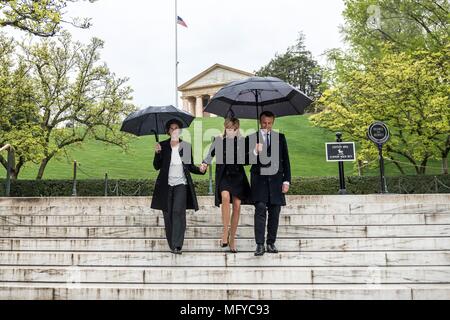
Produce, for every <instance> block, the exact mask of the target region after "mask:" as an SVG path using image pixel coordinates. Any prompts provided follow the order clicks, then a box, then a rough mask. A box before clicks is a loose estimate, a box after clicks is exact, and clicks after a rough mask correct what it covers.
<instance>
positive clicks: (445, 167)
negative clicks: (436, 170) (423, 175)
mask: <svg viewBox="0 0 450 320" xmlns="http://www.w3.org/2000/svg"><path fill="white" fill-rule="evenodd" d="M442 174H445V175H448V155H447V156H445V157H444V156H443V157H442Z"/></svg>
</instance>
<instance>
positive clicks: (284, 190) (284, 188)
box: [282, 183, 289, 193]
mask: <svg viewBox="0 0 450 320" xmlns="http://www.w3.org/2000/svg"><path fill="white" fill-rule="evenodd" d="M282 192H283V193H288V192H289V185H288V184H286V183H283V188H282Z"/></svg>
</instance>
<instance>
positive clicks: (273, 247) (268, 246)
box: [267, 244, 278, 253]
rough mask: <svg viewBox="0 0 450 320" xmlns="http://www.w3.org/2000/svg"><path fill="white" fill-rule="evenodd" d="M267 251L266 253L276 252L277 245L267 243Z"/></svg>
mask: <svg viewBox="0 0 450 320" xmlns="http://www.w3.org/2000/svg"><path fill="white" fill-rule="evenodd" d="M267 252H268V253H278V249H277V247H275V245H274V244H268V245H267Z"/></svg>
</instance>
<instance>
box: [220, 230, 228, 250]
mask: <svg viewBox="0 0 450 320" xmlns="http://www.w3.org/2000/svg"><path fill="white" fill-rule="evenodd" d="M229 243H230V233H228V238H227V243H224V242H223V241H222V239H220V246H221V247H222V248H226V247H228V244H229Z"/></svg>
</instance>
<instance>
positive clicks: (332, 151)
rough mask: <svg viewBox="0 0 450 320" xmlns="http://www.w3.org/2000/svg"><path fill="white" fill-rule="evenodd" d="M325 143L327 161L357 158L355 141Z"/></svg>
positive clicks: (353, 159)
mask: <svg viewBox="0 0 450 320" xmlns="http://www.w3.org/2000/svg"><path fill="white" fill-rule="evenodd" d="M325 145H326V153H327V162H337V161H355V160H356V153H355V143H354V142H330V143H326V144H325Z"/></svg>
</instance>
